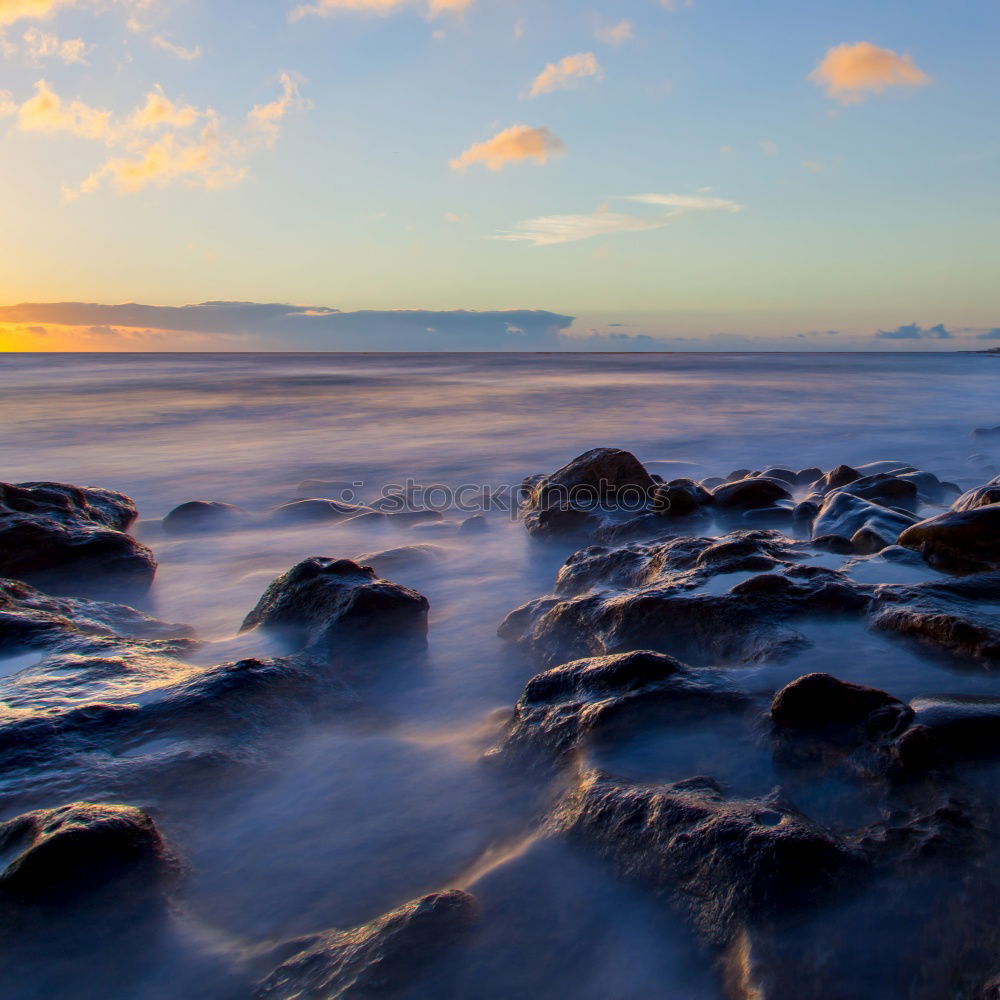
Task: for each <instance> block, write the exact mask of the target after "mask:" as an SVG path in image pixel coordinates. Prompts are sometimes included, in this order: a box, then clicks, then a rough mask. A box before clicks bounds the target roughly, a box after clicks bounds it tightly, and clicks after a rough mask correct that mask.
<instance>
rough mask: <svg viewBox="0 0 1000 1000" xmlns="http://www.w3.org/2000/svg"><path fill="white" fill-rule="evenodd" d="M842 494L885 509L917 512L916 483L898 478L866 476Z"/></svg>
mask: <svg viewBox="0 0 1000 1000" xmlns="http://www.w3.org/2000/svg"><path fill="white" fill-rule="evenodd" d="M841 492H842V493H848V494H850V495H851V496H856V497H861V499H862V500H870V501H871V502H872V503H876V504H881V505H882V506H883V507H895V508H898V509H901V510H905V511H908V512H909V513H911V514H913V513H916V510H917V502H918V492H919V491H918V490H917V485H916V483H913V482H910V481H909V480H906V479H900V478H897V477H896V476H889V475H877V476H865V477H863V478H862V479H858V480H856V481H855V482H853V483H850V484H849V485H847V486H844V487H843V488H842V489H841Z"/></svg>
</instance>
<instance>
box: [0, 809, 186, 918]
mask: <svg viewBox="0 0 1000 1000" xmlns="http://www.w3.org/2000/svg"><path fill="white" fill-rule="evenodd" d="M0 854H2V856H3V857H4V858H5V859H7V863H6V866H5V867H4V869H3V871H2V872H0V898H2V897H6V898H7V899H8V900H11V899H14V900H19V901H25V902H46V903H49V902H54V903H63V902H71V901H73V900H75V899H76V898H78V897H79V895H80V894H81V893H83V892H86V891H88V890H92V889H95V888H103V886H104V885H105V884H106V883H108V882H109V881H111V880H115V879H119V878H122V877H125V876H128V877H129V878H130V879H131V880H133V881H134V880H136V878H137V877H138V881H139V882H140V883H141V884H142V885H141V887H143V888H147V889H148V888H150V887H151V886H155V885H157V884H158V883H159V882H160V881H161V880H162V879H163V878H164V877H165V876H166V875H167V874H168V873H169V872H170V871H171V869H172V862H171V859H170V855H169V852H168V851H167V849H166V847H165V845H164V843H163V840H162V838H161V837H160V834H159V832H158V831H157V829H156V826H155V825H154V824H153V821H152V819H150V817H149V816H148V815H147V814H146V813H145V812H143V811H142V810H141V809H136V808H135V807H133V806H122V805H95V804H92V803H88V802H76V803H73V804H72V805H68V806H62V807H61V808H58V809H39V810H37V811H35V812H31V813H26V814H24V815H23V816H18V817H16V818H15V819H12V820H8V821H7V822H6V823H4V824H3V825H0Z"/></svg>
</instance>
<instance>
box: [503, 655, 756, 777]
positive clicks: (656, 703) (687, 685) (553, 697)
mask: <svg viewBox="0 0 1000 1000" xmlns="http://www.w3.org/2000/svg"><path fill="white" fill-rule="evenodd" d="M748 703H749V699H748V698H747V697H746V696H745V695H743V694H742V693H740V692H739V691H737V690H736V689H735V688H733V687H731V686H730V685H729V684H728V683H727V681H726V679H725V678H724V677H723V675H722V673H721V672H720V671H714V670H707V669H700V670H693V669H691V668H690V667H688V666H686V665H685V664H683V663H681V662H679V661H678V660H675V659H674V658H673V657H670V656H664V655H663V654H661V653H653V652H649V651H648V650H639V651H636V652H630V653H619V654H617V655H612V656H600V657H594V658H591V659H585V660H576V661H574V662H572V663H565V664H563V665H562V666H559V667H555V668H554V669H552V670H547V671H545V673H542V674H538V675H537V676H536V677H534V678H532V679H531V680H530V681H529V682H528V684H527V686H526V687H525V689H524V693H523V694H522V695H521V697H520V698H519V699H518V702H517V704H516V705H515V707H514V715H513V718H512V719H511V721H510V723H509V724H508V727H507V731H506V733H505V735H504V738H503V741H502V743H501V746H500V748H499V751H498V752H499V753H500V754H502V755H504V756H507V755H510V754H518V755H519V754H520V753H521V752H522V751H531V752H536V751H539V750H544V751H545V752H546V753H548V754H550V755H552V756H553V757H555V758H556V760H558V759H560V758H562V757H564V756H565V755H566V754H567V753H569V752H570V751H575V750H578V749H580V748H581V746H582V745H583V743H584V741H586V740H591V739H595V738H601V739H604V738H608V737H611V736H612V735H613V734H615V733H617V732H622V731H632V730H633V729H634V728H635V726H636V725H637V724H638V723H639V722H641V721H653V720H656V721H679V720H681V719H684V718H690V717H693V716H698V717H701V716H705V715H706V713H711V712H726V711H729V712H731V711H735V710H739V709H743V708H745V707H746V706H747V704H748Z"/></svg>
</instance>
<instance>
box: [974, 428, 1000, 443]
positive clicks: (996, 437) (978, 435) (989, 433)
mask: <svg viewBox="0 0 1000 1000" xmlns="http://www.w3.org/2000/svg"><path fill="white" fill-rule="evenodd" d="M972 437H973V438H975V439H976V440H977V441H1000V427H977V428H976V429H975V430H974V431H973V432H972Z"/></svg>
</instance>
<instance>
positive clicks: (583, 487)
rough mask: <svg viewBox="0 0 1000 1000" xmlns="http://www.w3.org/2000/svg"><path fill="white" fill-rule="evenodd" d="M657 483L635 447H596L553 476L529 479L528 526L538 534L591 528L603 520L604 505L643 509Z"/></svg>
mask: <svg viewBox="0 0 1000 1000" xmlns="http://www.w3.org/2000/svg"><path fill="white" fill-rule="evenodd" d="M655 487H656V483H655V482H654V480H653V478H652V477H651V476H650V474H649V473H648V472H647V471H646V469H645V468H643V466H642V464H641V463H640V462H639V460H638V459H637V458H636V457H635V456H634V455H632V454H631V453H629V452H627V451H621V450H620V449H618V448H595V449H594V450H593V451H588V452H586V453H585V454H583V455H580V456H579V457H577V458H575V459H573V461H572V462H570V463H569V464H568V465H565V466H563V467H562V468H561V469H559V470H557V471H556V472H554V473H552V474H551V475H549V476H544V477H541V478H537V477H532V478H531V479H530V480H525V483H524V485H523V487H522V492H524V493H525V494H526V499H525V515H524V522H525V527H526V528H527V529H528V532H529V533H530V534H532V535H538V536H559V535H563V534H577V533H581V532H586V531H589V530H592V529H593V528H594V527H596V526H597V525H598V524H599V523H600V522H599V519H598V518H597V517H596V516H595V514H594V512H595V511H598V510H600V509H601V508H606V507H609V506H611V505H614V506H615V507H616V508H617V509H629V510H634V511H641V510H644V509H645V508H646V507H647V506H648V502H649V497H650V496H651V494H652V492H653V490H654V489H655Z"/></svg>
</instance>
